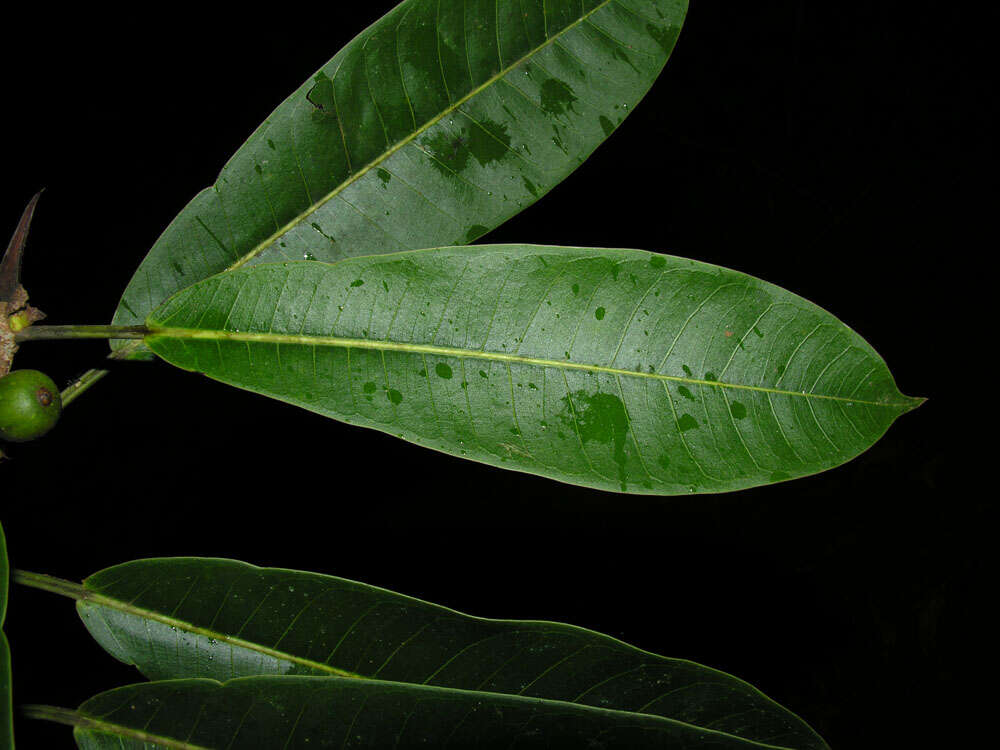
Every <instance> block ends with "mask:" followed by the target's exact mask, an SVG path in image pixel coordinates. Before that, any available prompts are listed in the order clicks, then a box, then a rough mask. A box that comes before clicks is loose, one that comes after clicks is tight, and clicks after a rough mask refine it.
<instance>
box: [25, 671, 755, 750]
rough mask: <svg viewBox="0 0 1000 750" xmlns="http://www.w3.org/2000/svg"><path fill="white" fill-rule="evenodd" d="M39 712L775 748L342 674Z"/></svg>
mask: <svg viewBox="0 0 1000 750" xmlns="http://www.w3.org/2000/svg"><path fill="white" fill-rule="evenodd" d="M30 713H31V715H32V716H34V717H36V718H43V719H50V720H54V721H60V722H63V723H67V724H71V725H73V726H75V727H76V728H75V731H74V735H75V737H76V741H77V744H78V746H79V747H80V748H82V749H83V750H105V749H108V750H112V749H113V750H123V749H125V748H128V749H130V750H131V749H132V748H134V749H135V750H141V749H142V748H149V747H154V748H174V749H176V750H230V749H233V750H239V748H252V749H253V750H260V749H262V748H263V749H265V750H271V749H272V748H273V749H274V750H278V748H284V749H285V750H292V749H293V748H301V749H302V750H309V748H315V747H330V748H332V747H338V748H348V747H350V748H396V749H397V750H405V749H406V748H426V747H442V748H444V747H449V748H468V747H476V748H482V749H483V750H490V749H491V748H496V750H527V749H528V748H552V747H558V748H580V749H581V750H585V749H589V748H598V747H599V748H602V749H603V750H616V749H618V750H644V749H645V748H650V749H652V748H656V749H657V750H662V749H663V748H671V749H676V750H686V749H689V748H690V749H694V748H698V750H704V749H706V748H720V749H725V750H729V749H732V750H738V749H740V748H746V750H752V749H753V748H758V749H764V748H774V747H775V746H774V745H765V744H761V743H756V742H750V741H747V740H742V739H739V738H737V737H733V736H731V735H727V734H723V733H721V732H713V731H711V730H706V729H702V728H699V727H693V726H690V725H688V724H683V723H681V722H676V721H671V720H669V719H663V718H659V717H654V716H649V715H647V714H630V713H623V712H621V711H610V710H607V709H603V708H592V707H584V706H575V705H572V704H569V703H562V702H558V701H546V700H538V699H531V698H522V697H518V696H512V695H498V694H495V693H475V692H469V691H463V690H449V689H445V688H438V687H427V686H423V685H404V684H399V683H391V682H375V681H371V680H351V679H344V678H337V677H331V678H316V677H250V678H240V679H235V680H231V681H229V682H226V683H218V682H215V681H214V680H172V681H168V682H153V683H146V684H143V685H131V686H128V687H124V688H119V689H118V690H112V691H110V692H107V693H103V694H101V695H98V696H96V697H95V698H92V699H91V700H89V701H87V702H86V703H84V704H83V705H82V706H81V707H80V709H79V710H78V711H77V712H67V711H64V710H60V709H51V708H48V707H41V706H39V707H34V708H32V709H31V712H30Z"/></svg>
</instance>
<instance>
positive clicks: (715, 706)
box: [20, 558, 826, 750]
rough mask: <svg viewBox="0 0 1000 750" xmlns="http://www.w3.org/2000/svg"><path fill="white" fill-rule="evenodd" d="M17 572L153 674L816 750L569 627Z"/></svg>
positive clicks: (656, 659)
mask: <svg viewBox="0 0 1000 750" xmlns="http://www.w3.org/2000/svg"><path fill="white" fill-rule="evenodd" d="M20 575H21V576H22V578H21V580H22V581H23V582H25V583H27V584H29V585H33V586H38V587H41V588H46V589H49V590H52V591H56V592H58V593H61V594H64V595H68V596H71V597H73V598H75V599H76V600H77V608H78V611H79V613H80V616H81V618H82V619H83V621H84V623H85V624H86V626H87V628H88V629H89V630H90V632H91V634H93V636H94V637H95V638H96V639H97V641H98V642H100V643H101V645H103V646H104V647H105V648H106V649H107V650H108V651H109V652H110V653H112V654H114V656H116V657H117V658H118V659H120V660H122V661H124V662H125V663H128V664H134V665H136V667H138V669H139V670H140V671H141V672H142V673H143V674H144V675H146V676H147V677H149V678H151V679H169V678H186V677H204V678H213V679H218V680H227V679H230V678H233V677H243V676H252V675H261V674H269V675H304V676H333V677H345V678H348V679H373V680H387V681H391V682H405V683H413V684H416V685H426V686H436V687H442V688H454V689H461V690H470V691H486V692H489V693H504V694H509V695H516V696H522V697H530V698H544V699H547V700H558V701H565V702H569V703H576V704H579V705H584V706H592V707H595V708H602V709H613V710H616V711H626V712H632V713H640V714H648V715H650V716H658V717H665V718H668V719H673V720H676V721H680V722H683V723H685V724H689V725H692V726H698V727H702V728H705V729H710V730H717V731H719V732H724V733H726V734H730V735H733V736H738V737H742V738H745V739H748V740H754V741H757V742H764V743H768V744H775V745H782V746H788V747H795V748H814V749H817V750H819V749H821V748H825V747H826V746H825V745H824V743H823V742H822V740H821V739H820V738H819V737H818V736H816V734H815V733H814V732H813V731H812V730H811V729H810V728H809V727H808V726H807V725H806V724H805V723H804V722H803V721H802V720H801V719H799V718H798V717H797V716H795V715H794V714H792V713H791V712H789V711H788V710H787V709H784V708H782V707H781V706H779V705H778V704H776V703H775V702H774V701H772V700H770V699H769V698H767V696H765V695H763V694H762V693H761V692H760V691H758V690H757V689H755V688H754V687H752V686H750V685H748V684H747V683H745V682H743V681H741V680H739V679H737V678H735V677H733V676H731V675H728V674H725V673H723V672H719V671H717V670H714V669H711V668H709V667H704V666H702V665H700V664H695V663H693V662H690V661H686V660H682V659H669V658H665V657H662V656H657V655H655V654H651V653H648V652H646V651H641V650H639V649H637V648H635V647H633V646H629V645H627V644H625V643H622V642H621V641H618V640H615V639H613V638H609V637H608V636H605V635H601V634H599V633H595V632H592V631H589V630H584V629H582V628H577V627H573V626H571V625H563V624H559V623H552V622H534V621H512V620H486V619H480V618H477V617H470V616H469V615H464V614H461V613H459V612H455V611H453V610H450V609H446V608H444V607H439V606H436V605H433V604H428V603H427V602H423V601H419V600H417V599H412V598H410V597H406V596H402V595H400V594H396V593H393V592H391V591H386V590H384V589H379V588H375V587H372V586H367V585H365V584H361V583H356V582H353V581H348V580H344V579H341V578H334V577H331V576H324V575H318V574H314V573H304V572H298V571H290V570H281V569H270V568H257V567H254V566H251V565H247V564H245V563H241V562H236V561H233V560H217V559H199V558H168V559H154V560H138V561H134V562H130V563H125V564H124V565H118V566H116V567H113V568H109V569H107V570H104V571H102V572H100V573H97V574H96V575H94V576H91V577H90V578H88V579H87V580H86V581H84V583H83V586H82V587H81V586H79V585H75V584H70V583H68V582H64V581H58V580H56V579H51V578H48V577H45V576H38V575H36V574H23V573H22V574H20ZM640 606H642V605H640Z"/></svg>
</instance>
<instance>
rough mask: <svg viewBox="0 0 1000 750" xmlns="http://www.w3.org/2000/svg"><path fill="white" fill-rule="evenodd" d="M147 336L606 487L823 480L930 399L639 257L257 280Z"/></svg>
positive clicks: (382, 266)
mask: <svg viewBox="0 0 1000 750" xmlns="http://www.w3.org/2000/svg"><path fill="white" fill-rule="evenodd" d="M147 323H148V325H149V326H150V328H151V329H152V333H151V335H149V336H148V337H147V338H146V342H147V344H148V345H149V346H150V347H151V348H152V349H153V350H154V351H155V352H156V353H157V354H159V355H160V356H161V357H163V358H164V359H166V360H167V361H169V362H171V363H173V364H175V365H177V366H179V367H183V368H185V369H190V370H196V371H199V372H203V373H205V374H207V375H209V376H210V377H212V378H216V379H218V380H221V381H223V382H226V383H230V384H232V385H235V386H238V387H241V388H245V389H248V390H251V391H255V392H258V393H262V394H265V395H268V396H271V397H274V398H277V399H281V400H283V401H286V402H288V403H292V404H297V405H299V406H302V407H304V408H306V409H310V410H312V411H316V412H319V413H321V414H325V415H327V416H331V417H335V418H337V419H340V420H343V421H345V422H350V423H352V424H359V425H364V426H366V427H373V428H375V429H378V430H382V431H385V432H388V433H391V434H394V435H398V436H399V437H402V438H404V439H406V440H410V441H412V442H415V443H419V444H421V445H425V446H429V447H431V448H435V449H437V450H440V451H444V452H446V453H451V454H454V455H457V456H463V457H465V458H471V459H474V460H477V461H482V462H485V463H488V464H493V465H494V466H501V467H505V468H509V469H517V470H519V471H527V472H532V473H535V474H541V475H544V476H548V477H552V478H554V479H558V480H561V481H564V482H572V483H575V484H581V485H587V486H591V487H598V488H602V489H607V490H620V491H627V492H637V493H652V494H677V493H688V492H720V491H726V490H736V489H740V488H744V487H750V486H754V485H760V484H766V483H768V482H774V481H778V480H782V479H788V478H792V477H799V476H803V475H806V474H813V473H815V472H818V471H822V470H824V469H828V468H830V467H832V466H836V465H838V464H841V463H843V462H845V461H847V460H849V459H851V458H853V457H854V456H856V455H858V454H859V453H861V452H862V451H864V450H865V449H867V448H868V447H869V446H870V445H871V444H872V443H874V442H875V441H876V440H877V439H878V438H879V437H880V436H881V435H882V434H883V433H884V432H885V430H886V429H887V428H888V427H889V425H890V424H891V423H892V421H893V420H894V419H895V418H896V417H898V416H899V415H900V414H903V413H904V412H907V411H909V410H910V409H912V408H913V407H914V406H915V405H917V404H918V403H919V399H912V398H908V397H906V396H903V395H901V394H900V393H899V391H898V390H897V389H896V386H895V384H894V382H893V379H892V376H891V375H890V373H889V370H888V369H887V367H886V366H885V363H884V362H883V361H882V359H881V358H880V357H879V356H878V355H877V354H876V353H875V352H874V351H873V350H872V348H871V347H870V346H869V345H868V344H867V343H866V342H865V341H864V340H863V339H862V338H861V337H860V336H858V335H857V334H856V333H854V331H852V330H851V329H849V328H848V327H847V326H845V325H843V324H842V323H840V322H839V321H838V320H837V319H836V318H834V317H832V316H831V315H830V314H828V313H827V312H825V311H824V310H821V309H820V308H818V307H816V306H815V305H813V304H810V303H809V302H806V301H805V300H803V299H801V298H799V297H796V296H795V295H793V294H790V293H789V292H786V291H784V290H783V289H780V288H778V287H776V286H774V285H772V284H768V283H766V282H763V281H760V280H758V279H755V278H752V277H750V276H746V275H744V274H742V273H737V272H735V271H730V270H727V269H723V268H719V267H717V266H711V265H707V264H704V263H697V262H695V261H689V260H683V259H680V258H673V257H668V256H663V255H657V254H654V253H649V252H645V251H642V250H608V249H600V250H598V249H581V248H557V247H532V246H502V245H501V246H477V247H464V248H440V249H435V250H424V251H414V252H404V253H398V254H392V255H381V256H372V257H367V258H352V259H348V260H345V261H341V262H340V263H334V264H322V263H309V262H298V263H287V264H269V265H262V266H256V267H254V268H250V269H241V270H238V271H233V272H229V273H224V274H221V275H218V276H215V277H213V278H211V279H208V280H206V281H204V282H202V283H200V284H197V285H195V286H193V287H191V288H189V289H186V290H184V291H182V292H180V293H179V294H177V295H176V296H174V297H173V298H172V299H170V300H169V301H168V302H167V303H166V304H165V305H164V306H163V307H161V308H160V309H158V310H156V311H155V312H154V313H153V314H152V315H151V316H150V317H149V319H148V321H147ZM331 439H338V438H335V432H334V431H331Z"/></svg>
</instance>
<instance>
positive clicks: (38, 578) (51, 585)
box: [13, 570, 88, 600]
mask: <svg viewBox="0 0 1000 750" xmlns="http://www.w3.org/2000/svg"><path fill="white" fill-rule="evenodd" d="M13 579H14V583H19V584H21V585H22V586H28V587H29V588H33V589H39V590H41V591H48V592H49V593H51V594H59V595H60V596H66V597H69V598H70V599H76V600H80V599H86V598H87V594H88V592H87V590H86V589H85V588H84V587H83V586H81V585H80V584H78V583H73V582H72V581H67V580H64V579H62V578H56V577H55V576H47V575H45V574H43V573H32V572H31V571H28V570H15V571H14V572H13Z"/></svg>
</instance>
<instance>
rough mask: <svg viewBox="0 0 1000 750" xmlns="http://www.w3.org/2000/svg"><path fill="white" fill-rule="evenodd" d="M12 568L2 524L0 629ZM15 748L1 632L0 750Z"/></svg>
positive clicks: (8, 673)
mask: <svg viewBox="0 0 1000 750" xmlns="http://www.w3.org/2000/svg"><path fill="white" fill-rule="evenodd" d="M9 574H10V566H9V563H8V562H7V540H6V539H5V538H4V533H3V524H0V628H2V627H3V623H4V619H5V618H6V616H7V587H8V585H9ZM13 747H14V720H13V708H12V702H11V671H10V646H8V644H7V636H6V635H4V632H3V630H0V750H8V749H9V748H10V749H12V748H13Z"/></svg>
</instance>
